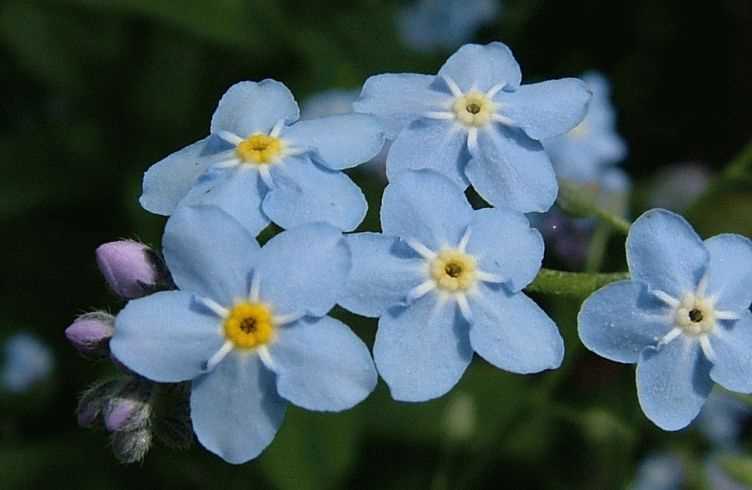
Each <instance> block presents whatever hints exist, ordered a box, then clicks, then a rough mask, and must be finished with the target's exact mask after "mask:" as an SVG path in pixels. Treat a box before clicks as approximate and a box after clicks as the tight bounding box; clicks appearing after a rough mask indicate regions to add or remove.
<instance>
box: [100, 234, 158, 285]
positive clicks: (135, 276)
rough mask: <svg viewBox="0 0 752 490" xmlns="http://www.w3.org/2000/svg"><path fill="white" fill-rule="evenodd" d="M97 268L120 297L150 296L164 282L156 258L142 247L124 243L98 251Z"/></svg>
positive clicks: (139, 244)
mask: <svg viewBox="0 0 752 490" xmlns="http://www.w3.org/2000/svg"><path fill="white" fill-rule="evenodd" d="M96 254H97V264H98V265H99V270H100V271H101V272H102V275H103V276H104V278H105V280H107V284H109V285H110V287H111V288H112V290H113V291H114V292H115V294H117V295H118V296H120V297H122V298H125V299H135V298H140V297H142V296H146V295H147V294H149V293H151V292H152V291H153V289H154V287H155V286H156V285H158V284H159V283H160V282H163V281H162V279H163V274H162V273H161V272H160V271H161V267H160V260H159V258H158V256H157V254H156V253H155V252H154V251H153V250H152V249H151V248H149V247H147V246H146V245H144V244H142V243H138V242H134V241H132V240H121V241H117V242H109V243H105V244H103V245H100V246H99V248H97V252H96Z"/></svg>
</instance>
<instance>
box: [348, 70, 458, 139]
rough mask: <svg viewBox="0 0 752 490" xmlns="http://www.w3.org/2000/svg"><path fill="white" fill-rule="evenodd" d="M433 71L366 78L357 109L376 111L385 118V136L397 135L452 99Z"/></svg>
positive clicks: (368, 111) (355, 106)
mask: <svg viewBox="0 0 752 490" xmlns="http://www.w3.org/2000/svg"><path fill="white" fill-rule="evenodd" d="M435 80H436V77H435V76H434V75H418V74H416V73H386V74H383V75H375V76H372V77H370V78H369V79H368V80H366V83H365V84H364V85H363V91H362V92H361V94H360V98H359V99H358V100H357V101H355V103H354V104H353V108H354V109H355V111H356V112H363V113H366V114H374V115H376V116H379V117H380V118H381V119H382V121H383V122H384V126H385V130H386V132H387V134H386V136H387V138H389V139H394V138H395V137H396V136H397V134H398V133H399V132H400V130H401V129H402V128H403V127H404V126H406V125H408V124H410V122H411V121H413V120H415V119H416V118H418V117H419V116H420V115H421V114H424V113H426V112H428V111H434V110H437V109H438V108H440V107H443V106H445V105H446V103H447V102H448V101H449V100H451V95H449V94H448V93H446V92H444V91H441V90H436V89H435V88H434V87H432V84H433V83H434V81H435Z"/></svg>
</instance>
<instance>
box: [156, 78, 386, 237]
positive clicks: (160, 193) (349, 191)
mask: <svg viewBox="0 0 752 490" xmlns="http://www.w3.org/2000/svg"><path fill="white" fill-rule="evenodd" d="M298 116H299V110H298V105H297V103H296V102H295V99H294V98H293V96H292V94H291V93H290V91H289V90H288V89H287V87H285V86H284V85H283V84H281V83H279V82H277V81H274V80H264V81H262V82H258V83H256V82H240V83H237V84H235V85H233V86H232V87H230V89H229V90H228V91H227V92H226V93H225V94H224V95H223V96H222V99H221V100H220V101H219V105H218V106H217V110H216V111H215V112H214V115H213V116H212V120H211V128H210V131H211V134H210V136H209V137H207V138H204V139H202V140H200V141H198V142H196V143H194V144H192V145H190V146H187V147H186V148H183V149H182V150H180V151H177V152H175V153H173V154H172V155H170V156H168V157H167V158H165V159H163V160H162V161H160V162H158V163H157V164H155V165H154V166H152V167H151V168H150V169H149V170H148V171H147V172H146V175H145V176H144V192H143V195H142V196H141V205H142V206H143V207H144V208H145V209H146V210H148V211H151V212H153V213H156V214H162V215H170V214H172V213H173V212H174V210H175V208H176V207H177V206H178V204H179V203H184V204H193V205H196V204H206V205H216V206H218V207H220V208H222V209H223V210H225V211H226V212H228V213H229V214H231V215H232V216H233V217H234V218H236V219H237V220H238V221H240V222H241V223H243V224H244V225H245V226H246V227H247V228H248V229H249V230H251V232H252V233H254V234H257V233H258V232H259V231H261V230H262V229H263V228H264V227H265V226H266V225H268V224H269V222H270V221H272V222H274V223H276V224H277V225H279V226H281V227H282V228H290V227H293V226H297V225H300V224H304V223H310V222H316V221H320V222H326V223H329V224H332V225H334V226H336V227H338V228H340V229H342V230H345V231H351V230H354V229H355V228H356V227H357V226H358V225H359V224H360V222H361V221H362V220H363V218H364V216H365V213H366V208H367V204H366V201H365V198H364V197H363V193H362V192H361V191H360V189H359V188H358V187H357V186H356V185H355V184H354V183H353V182H352V181H351V180H350V178H349V177H347V175H345V174H344V173H343V172H341V170H343V169H346V168H350V167H354V166H356V165H359V164H361V163H365V162H367V161H369V160H371V158H373V157H374V156H376V155H377V154H378V153H379V151H380V150H381V148H382V146H383V143H384V136H383V132H382V129H381V126H380V124H379V122H378V121H377V120H376V119H375V118H373V117H369V116H366V115H364V114H345V115H337V116H332V117H326V118H320V119H313V120H308V121H300V122H297V123H294V121H296V120H297V119H298ZM293 123H294V124H293Z"/></svg>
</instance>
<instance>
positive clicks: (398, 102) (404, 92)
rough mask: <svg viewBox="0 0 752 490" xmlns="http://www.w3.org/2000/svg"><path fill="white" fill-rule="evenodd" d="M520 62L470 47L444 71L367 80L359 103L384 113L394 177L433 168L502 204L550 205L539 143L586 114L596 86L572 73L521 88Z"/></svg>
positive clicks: (503, 50)
mask: <svg viewBox="0 0 752 490" xmlns="http://www.w3.org/2000/svg"><path fill="white" fill-rule="evenodd" d="M521 78H522V75H521V73H520V67H519V65H518V64H517V61H515V59H514V57H513V56H512V52H511V51H510V50H509V48H508V47H507V46H506V45H504V44H502V43H498V42H494V43H491V44H487V45H485V46H480V45H477V44H467V45H465V46H463V47H462V48H460V49H459V50H458V51H457V52H456V53H454V54H453V55H452V56H450V57H449V59H448V60H447V61H446V63H444V66H442V67H441V69H440V70H439V73H438V75H436V76H433V75H417V74H410V73H408V74H386V75H376V76H373V77H371V78H369V79H368V80H367V81H366V83H365V86H364V87H363V91H362V93H361V97H360V99H359V100H358V102H356V103H355V104H354V106H355V110H356V111H358V112H365V113H369V114H374V115H377V116H379V117H381V118H382V119H383V121H384V123H385V127H386V131H387V137H389V138H396V139H395V141H394V144H393V145H392V148H391V150H390V151H389V156H388V159H387V175H388V176H389V178H390V179H391V178H393V177H394V176H395V175H397V174H398V173H399V172H403V171H405V170H410V169H421V168H429V167H430V168H431V169H433V170H436V171H438V172H440V173H442V174H444V175H446V176H448V177H450V178H451V179H452V180H454V181H455V182H456V183H457V184H459V185H460V186H462V188H463V189H464V188H466V187H467V186H468V183H471V184H472V185H473V186H474V187H475V190H476V191H477V192H478V193H479V194H480V195H481V196H482V197H483V198H484V199H485V200H486V201H488V202H489V203H491V204H493V205H494V206H506V207H510V208H512V209H515V210H517V211H521V212H531V211H545V210H547V209H548V208H550V207H551V205H552V204H553V202H554V201H555V200H556V193H557V191H558V186H557V183H556V176H555V174H554V171H553V168H552V166H551V162H550V160H549V159H548V156H547V155H546V152H545V151H543V146H542V145H541V144H540V142H539V140H542V139H545V138H550V137H552V136H556V135H558V134H561V133H564V132H566V131H569V130H570V129H572V128H573V127H575V126H576V125H577V124H578V123H579V122H580V121H581V120H582V118H583V117H584V116H585V111H586V107H587V102H588V99H589V98H590V92H589V91H588V89H587V87H586V86H585V84H584V83H583V82H582V81H580V80H576V79H574V78H565V79H561V80H549V81H547V82H541V83H534V84H529V85H522V86H521V85H520V81H521Z"/></svg>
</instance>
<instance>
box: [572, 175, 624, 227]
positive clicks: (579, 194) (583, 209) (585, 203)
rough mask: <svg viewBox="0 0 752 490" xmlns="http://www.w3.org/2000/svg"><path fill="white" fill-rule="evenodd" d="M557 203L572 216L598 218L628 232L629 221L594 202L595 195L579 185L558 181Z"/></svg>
mask: <svg viewBox="0 0 752 490" xmlns="http://www.w3.org/2000/svg"><path fill="white" fill-rule="evenodd" d="M557 203H558V205H559V207H560V208H561V209H563V210H564V211H566V212H567V213H569V214H572V215H574V216H579V217H582V218H589V217H593V218H598V219H599V220H601V221H602V222H603V223H605V224H607V225H609V226H610V227H611V228H613V229H614V230H616V231H618V232H619V233H621V234H623V235H626V234H627V233H629V227H630V225H631V223H630V222H629V221H627V220H625V219H624V218H621V217H620V216H616V215H615V214H612V213H610V212H608V211H606V210H605V209H602V208H600V207H598V205H597V204H596V203H595V195H594V193H593V191H592V190H589V189H587V188H585V187H583V186H581V185H577V184H575V183H572V182H568V181H566V180H560V181H559V198H558V200H557Z"/></svg>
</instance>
